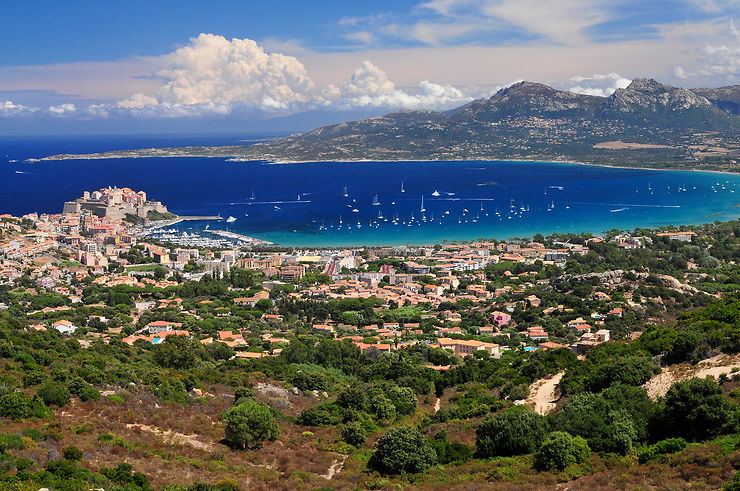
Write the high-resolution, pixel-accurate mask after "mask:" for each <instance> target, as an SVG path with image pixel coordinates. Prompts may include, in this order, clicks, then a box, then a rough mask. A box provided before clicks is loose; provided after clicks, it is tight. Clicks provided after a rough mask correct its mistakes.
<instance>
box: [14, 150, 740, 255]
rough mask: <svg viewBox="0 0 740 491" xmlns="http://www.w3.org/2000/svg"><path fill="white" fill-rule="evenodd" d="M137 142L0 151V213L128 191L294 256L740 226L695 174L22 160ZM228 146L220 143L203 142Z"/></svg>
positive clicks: (731, 196)
mask: <svg viewBox="0 0 740 491" xmlns="http://www.w3.org/2000/svg"><path fill="white" fill-rule="evenodd" d="M235 138H236V137H232V139H233V141H237V140H236V139H235ZM188 141H189V140H188ZM137 142H138V143H139V145H138V146H144V145H147V144H149V145H151V141H146V142H139V140H136V139H134V138H129V139H128V140H125V139H124V140H120V141H118V140H117V141H116V142H108V141H98V140H96V141H93V142H87V141H73V142H70V141H65V142H64V145H63V146H62V145H61V144H60V143H59V142H57V141H54V142H51V143H50V142H48V141H30V142H29V141H26V142H22V143H23V145H22V146H19V144H17V143H16V142H0V150H2V149H4V150H6V151H4V152H2V154H3V156H2V158H0V164H2V166H1V167H0V213H4V212H8V213H14V214H22V213H27V212H30V211H41V212H60V211H61V208H62V203H63V202H64V201H65V200H69V199H73V198H75V197H77V196H80V195H81V194H82V191H84V190H91V189H97V188H100V187H104V186H108V185H118V186H128V187H131V188H134V189H137V190H139V189H142V190H145V191H146V192H147V193H148V194H149V196H150V197H151V198H153V199H157V200H160V201H162V202H163V203H165V204H166V205H167V206H168V207H169V209H170V210H171V211H173V212H174V213H178V214H183V215H215V214H220V215H222V216H223V217H224V218H226V217H229V216H231V217H233V218H234V219H235V221H232V222H230V223H227V222H226V221H225V220H224V221H221V222H210V223H205V222H186V223H183V224H180V225H179V227H180V228H181V229H183V230H187V229H188V228H190V229H191V230H192V231H194V230H195V229H199V230H203V229H204V228H205V226H206V225H209V226H210V228H220V229H229V230H232V231H235V232H239V233H242V234H245V235H251V236H254V237H258V238H261V239H265V240H269V241H271V242H275V243H277V244H281V245H294V246H319V245H320V246H344V245H364V244H367V245H393V244H429V243H437V242H442V241H443V240H448V241H452V240H471V239H476V238H497V239H505V238H509V237H513V236H532V235H533V234H535V233H543V234H548V233H552V232H595V233H598V232H602V231H605V230H609V229H613V228H620V229H632V228H635V227H654V226H663V225H682V224H699V223H705V222H711V221H714V220H729V219H735V218H738V216H739V215H740V208H737V207H736V206H737V205H738V203H740V187H739V186H738V184H740V176H738V175H734V174H718V173H707V172H690V171H686V172H684V171H651V170H641V169H619V168H607V167H596V166H585V165H572V164H562V163H546V162H362V163H337V162H320V163H304V164H267V163H259V162H226V160H225V159H202V158H200V159H193V158H176V159H173V158H153V159H116V160H79V161H77V160H71V161H57V162H39V163H25V162H22V159H23V158H27V157H29V156H33V157H38V156H39V155H46V154H49V153H55V152H56V151H59V147H62V148H63V150H62V151H67V152H69V151H75V152H85V151H100V150H103V149H110V148H135V147H136V146H137ZM231 142H232V140H230V139H229V138H227V137H222V138H221V139H219V140H217V141H214V143H218V144H228V143H231ZM114 143H115V145H113V144H114ZM178 143H179V144H186V143H185V139H183V141H182V142H181V141H180V140H176V139H173V141H170V140H168V141H165V142H162V144H160V145H158V146H164V145H165V144H167V145H173V144H178ZM198 143H201V144H202V142H200V141H199V142H198ZM3 144H4V147H3V146H1V145H3ZM6 155H7V156H6ZM3 160H4V161H3ZM10 160H18V162H10ZM402 184H403V190H404V192H401V186H402ZM345 188H346V191H347V192H346V196H345V195H344V190H345ZM376 197H377V199H376ZM252 198H253V199H252ZM422 199H423V205H422ZM374 202H375V203H374ZM340 221H341V223H340Z"/></svg>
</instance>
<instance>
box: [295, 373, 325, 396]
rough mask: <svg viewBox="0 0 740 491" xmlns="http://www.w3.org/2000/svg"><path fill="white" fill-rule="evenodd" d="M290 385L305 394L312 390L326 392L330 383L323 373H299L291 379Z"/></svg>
mask: <svg viewBox="0 0 740 491" xmlns="http://www.w3.org/2000/svg"><path fill="white" fill-rule="evenodd" d="M290 383H292V384H293V385H294V386H296V388H298V389H299V390H301V391H304V392H306V391H310V390H326V389H328V388H329V383H328V382H327V380H326V376H325V375H324V374H323V373H306V372H299V373H297V374H296V375H295V376H294V377H293V378H292V379H290Z"/></svg>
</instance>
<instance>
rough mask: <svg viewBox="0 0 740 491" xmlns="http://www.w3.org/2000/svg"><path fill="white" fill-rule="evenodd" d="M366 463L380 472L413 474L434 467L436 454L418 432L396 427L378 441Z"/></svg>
mask: <svg viewBox="0 0 740 491" xmlns="http://www.w3.org/2000/svg"><path fill="white" fill-rule="evenodd" d="M368 463H369V465H370V466H371V467H373V468H374V469H377V470H378V471H380V472H385V473H389V474H401V473H409V474H414V473H417V472H425V471H426V470H427V469H429V468H430V467H432V466H433V465H435V464H436V463H437V454H436V453H435V452H434V448H432V446H431V444H430V443H429V442H428V441H427V440H426V439H425V438H424V436H423V435H422V434H421V433H420V432H419V431H418V430H415V429H413V428H411V427H408V426H396V427H394V428H391V429H390V430H388V432H387V433H386V434H385V435H383V436H381V437H380V438H379V439H378V441H377V442H376V443H375V452H374V453H373V455H372V457H371V458H370V461H369V462H368Z"/></svg>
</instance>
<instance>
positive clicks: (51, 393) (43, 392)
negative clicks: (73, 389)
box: [36, 382, 70, 407]
mask: <svg viewBox="0 0 740 491" xmlns="http://www.w3.org/2000/svg"><path fill="white" fill-rule="evenodd" d="M36 396H37V397H40V398H41V400H42V401H44V403H45V404H46V405H47V406H57V407H64V406H66V405H67V404H68V403H69V399H70V397H69V392H68V391H67V389H66V388H64V387H62V386H60V385H57V384H55V383H53V382H47V383H45V384H44V385H42V386H41V387H40V388H39V390H37V391H36Z"/></svg>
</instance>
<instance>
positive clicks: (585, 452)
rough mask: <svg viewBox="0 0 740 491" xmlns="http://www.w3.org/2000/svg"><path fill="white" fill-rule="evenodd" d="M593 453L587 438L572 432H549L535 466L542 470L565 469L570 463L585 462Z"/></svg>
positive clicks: (539, 451) (536, 457)
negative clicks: (574, 434)
mask: <svg viewBox="0 0 740 491" xmlns="http://www.w3.org/2000/svg"><path fill="white" fill-rule="evenodd" d="M590 455H591V449H590V448H589V447H588V443H586V440H584V439H583V438H581V437H580V436H577V437H575V438H573V436H571V434H570V433H566V432H564V431H553V432H552V433H550V434H548V435H547V437H546V438H545V441H543V442H542V446H541V447H540V449H539V450H538V451H537V455H536V456H535V466H536V467H537V468H538V469H540V470H550V469H559V470H563V469H565V468H566V467H568V466H569V465H570V464H579V463H581V462H584V461H585V460H586V459H588V457H589V456H590Z"/></svg>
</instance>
